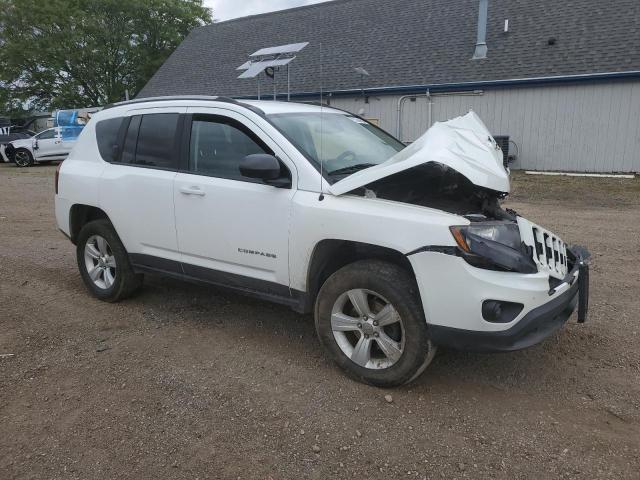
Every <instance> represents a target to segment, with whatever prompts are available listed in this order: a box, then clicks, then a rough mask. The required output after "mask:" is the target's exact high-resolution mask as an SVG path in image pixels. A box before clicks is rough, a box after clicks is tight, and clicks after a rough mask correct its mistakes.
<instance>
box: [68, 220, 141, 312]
mask: <svg viewBox="0 0 640 480" xmlns="http://www.w3.org/2000/svg"><path fill="white" fill-rule="evenodd" d="M76 257H77V261H78V268H79V270H80V275H81V276H82V280H83V281H84V284H85V286H86V287H87V289H88V290H89V292H91V294H92V295H93V296H95V297H96V298H98V299H100V300H103V301H105V302H118V301H120V300H124V299H125V298H128V297H130V296H131V295H132V294H133V293H134V292H135V291H136V290H138V289H139V288H140V286H141V285H142V282H143V279H144V276H143V275H142V274H137V273H135V272H134V271H133V268H132V267H131V263H130V262H129V255H128V254H127V251H126V250H125V248H124V245H122V242H121V241H120V238H119V237H118V234H117V233H116V231H115V230H114V228H113V226H112V225H111V222H109V221H108V220H105V219H101V220H94V221H92V222H89V223H87V224H86V225H85V226H84V227H82V230H80V234H79V235H78V243H77V245H76Z"/></svg>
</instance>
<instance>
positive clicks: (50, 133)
mask: <svg viewBox="0 0 640 480" xmlns="http://www.w3.org/2000/svg"><path fill="white" fill-rule="evenodd" d="M55 137H56V131H55V130H45V131H44V132H42V133H41V134H39V135H36V139H38V140H50V139H52V138H55Z"/></svg>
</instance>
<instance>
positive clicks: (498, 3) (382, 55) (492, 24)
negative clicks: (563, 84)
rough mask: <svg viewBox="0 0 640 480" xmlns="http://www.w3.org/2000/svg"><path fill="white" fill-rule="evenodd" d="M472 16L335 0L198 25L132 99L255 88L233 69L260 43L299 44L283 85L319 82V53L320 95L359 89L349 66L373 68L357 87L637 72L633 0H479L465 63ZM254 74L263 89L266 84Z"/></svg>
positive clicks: (433, 5) (436, 1)
mask: <svg viewBox="0 0 640 480" xmlns="http://www.w3.org/2000/svg"><path fill="white" fill-rule="evenodd" d="M477 16H478V0H335V1H333V2H328V3H321V4H316V5H312V6H307V7H300V8H295V9H291V10H285V11H280V12H273V13H268V14H264V15H256V16H252V17H245V18H241V19H237V20H231V21H227V22H222V23H216V24H213V25H207V26H204V27H200V28H197V29H195V30H194V31H193V32H191V34H190V35H189V36H188V37H187V38H186V39H185V40H184V42H182V44H181V45H180V46H179V47H178V48H177V49H176V51H175V52H174V53H173V55H171V57H170V58H169V59H168V60H167V61H166V62H165V64H164V65H163V66H162V67H161V68H160V69H159V70H158V72H157V73H156V74H155V75H154V77H153V78H152V79H151V80H150V81H149V83H148V84H147V85H146V86H145V87H144V89H143V90H142V91H141V92H140V94H139V96H142V97H145V96H156V95H192V94H193V95H195V94H198V95H226V96H243V95H255V94H256V91H257V88H256V81H255V80H238V79H237V76H238V74H239V73H240V72H238V71H236V68H237V67H238V66H240V65H241V64H242V63H244V62H245V61H246V60H247V58H248V55H249V54H251V53H253V52H254V51H256V50H258V49H259V48H261V47H266V46H273V45H281V44H287V43H295V42H303V41H309V42H311V44H310V45H309V46H308V47H307V48H306V49H305V50H303V51H302V52H301V53H300V54H299V55H298V58H297V59H296V60H295V61H294V63H293V64H292V69H291V82H292V93H302V92H317V91H319V90H320V84H321V78H320V62H321V61H322V63H323V69H324V75H323V81H322V83H323V84H324V85H323V86H324V90H325V91H336V90H348V89H359V88H361V86H362V85H361V80H360V77H359V76H358V74H357V73H355V72H354V70H353V69H354V67H359V66H361V67H364V68H365V69H366V70H368V72H369V73H370V74H371V77H369V78H366V79H365V83H364V87H365V88H378V87H393V86H405V85H433V84H442V83H459V82H480V81H488V80H503V79H516V78H518V79H519V78H535V77H546V76H564V75H579V74H591V73H604V72H622V71H632V70H640V28H639V27H638V25H639V24H640V1H639V0H609V1H607V2H602V1H601V0H563V1H558V0H489V20H488V33H487V44H488V48H489V53H488V56H487V58H486V59H484V60H471V57H472V55H473V51H474V47H475V41H476V27H477ZM505 19H509V29H510V31H509V33H506V34H505V33H504V32H503V28H504V20H505ZM551 37H553V38H555V39H556V44H555V45H549V44H548V40H549V38H551ZM321 43H322V50H323V58H322V59H321V58H320V44H321ZM285 77H286V76H285V75H279V82H278V83H279V86H278V90H279V92H280V93H282V92H283V91H284V89H285ZM261 82H262V87H263V93H268V91H269V90H270V89H271V88H272V81H271V80H267V79H265V78H264V77H263V79H262V80H261Z"/></svg>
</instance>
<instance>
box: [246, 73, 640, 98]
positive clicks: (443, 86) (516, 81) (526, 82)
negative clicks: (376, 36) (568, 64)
mask: <svg viewBox="0 0 640 480" xmlns="http://www.w3.org/2000/svg"><path fill="white" fill-rule="evenodd" d="M639 78H640V70H630V71H626V72H606V73H589V74H580V75H560V76H553V77H531V78H513V79H507V80H485V81H477V82H457V83H434V84H428V85H403V86H397V87H374V88H366V89H362V88H356V89H349V90H329V91H328V92H327V91H325V92H324V95H330V96H336V97H337V96H353V95H362V93H363V91H364V93H365V94H367V95H393V94H411V93H423V92H425V91H427V90H429V91H430V92H431V93H432V94H433V93H434V92H454V91H461V90H462V91H463V90H475V89H488V88H501V87H517V86H536V85H553V84H564V83H577V82H596V81H607V80H625V79H639ZM319 96H320V92H301V93H292V94H291V98H309V97H319ZM279 97H281V98H282V99H286V97H287V96H286V94H281V95H279ZM234 98H236V99H239V100H243V99H244V100H255V99H257V97H256V96H255V95H242V96H234Z"/></svg>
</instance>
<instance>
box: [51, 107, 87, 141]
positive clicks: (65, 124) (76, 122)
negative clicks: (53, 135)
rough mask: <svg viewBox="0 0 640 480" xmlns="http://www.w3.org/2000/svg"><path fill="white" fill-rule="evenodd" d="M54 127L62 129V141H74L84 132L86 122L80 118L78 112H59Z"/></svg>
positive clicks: (54, 120)
mask: <svg viewBox="0 0 640 480" xmlns="http://www.w3.org/2000/svg"><path fill="white" fill-rule="evenodd" d="M53 126H54V127H60V135H61V136H62V140H67V141H73V140H76V139H77V138H78V136H79V135H80V132H82V129H83V128H84V120H80V118H79V117H78V110H58V111H57V112H56V115H55V117H54V119H53Z"/></svg>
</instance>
